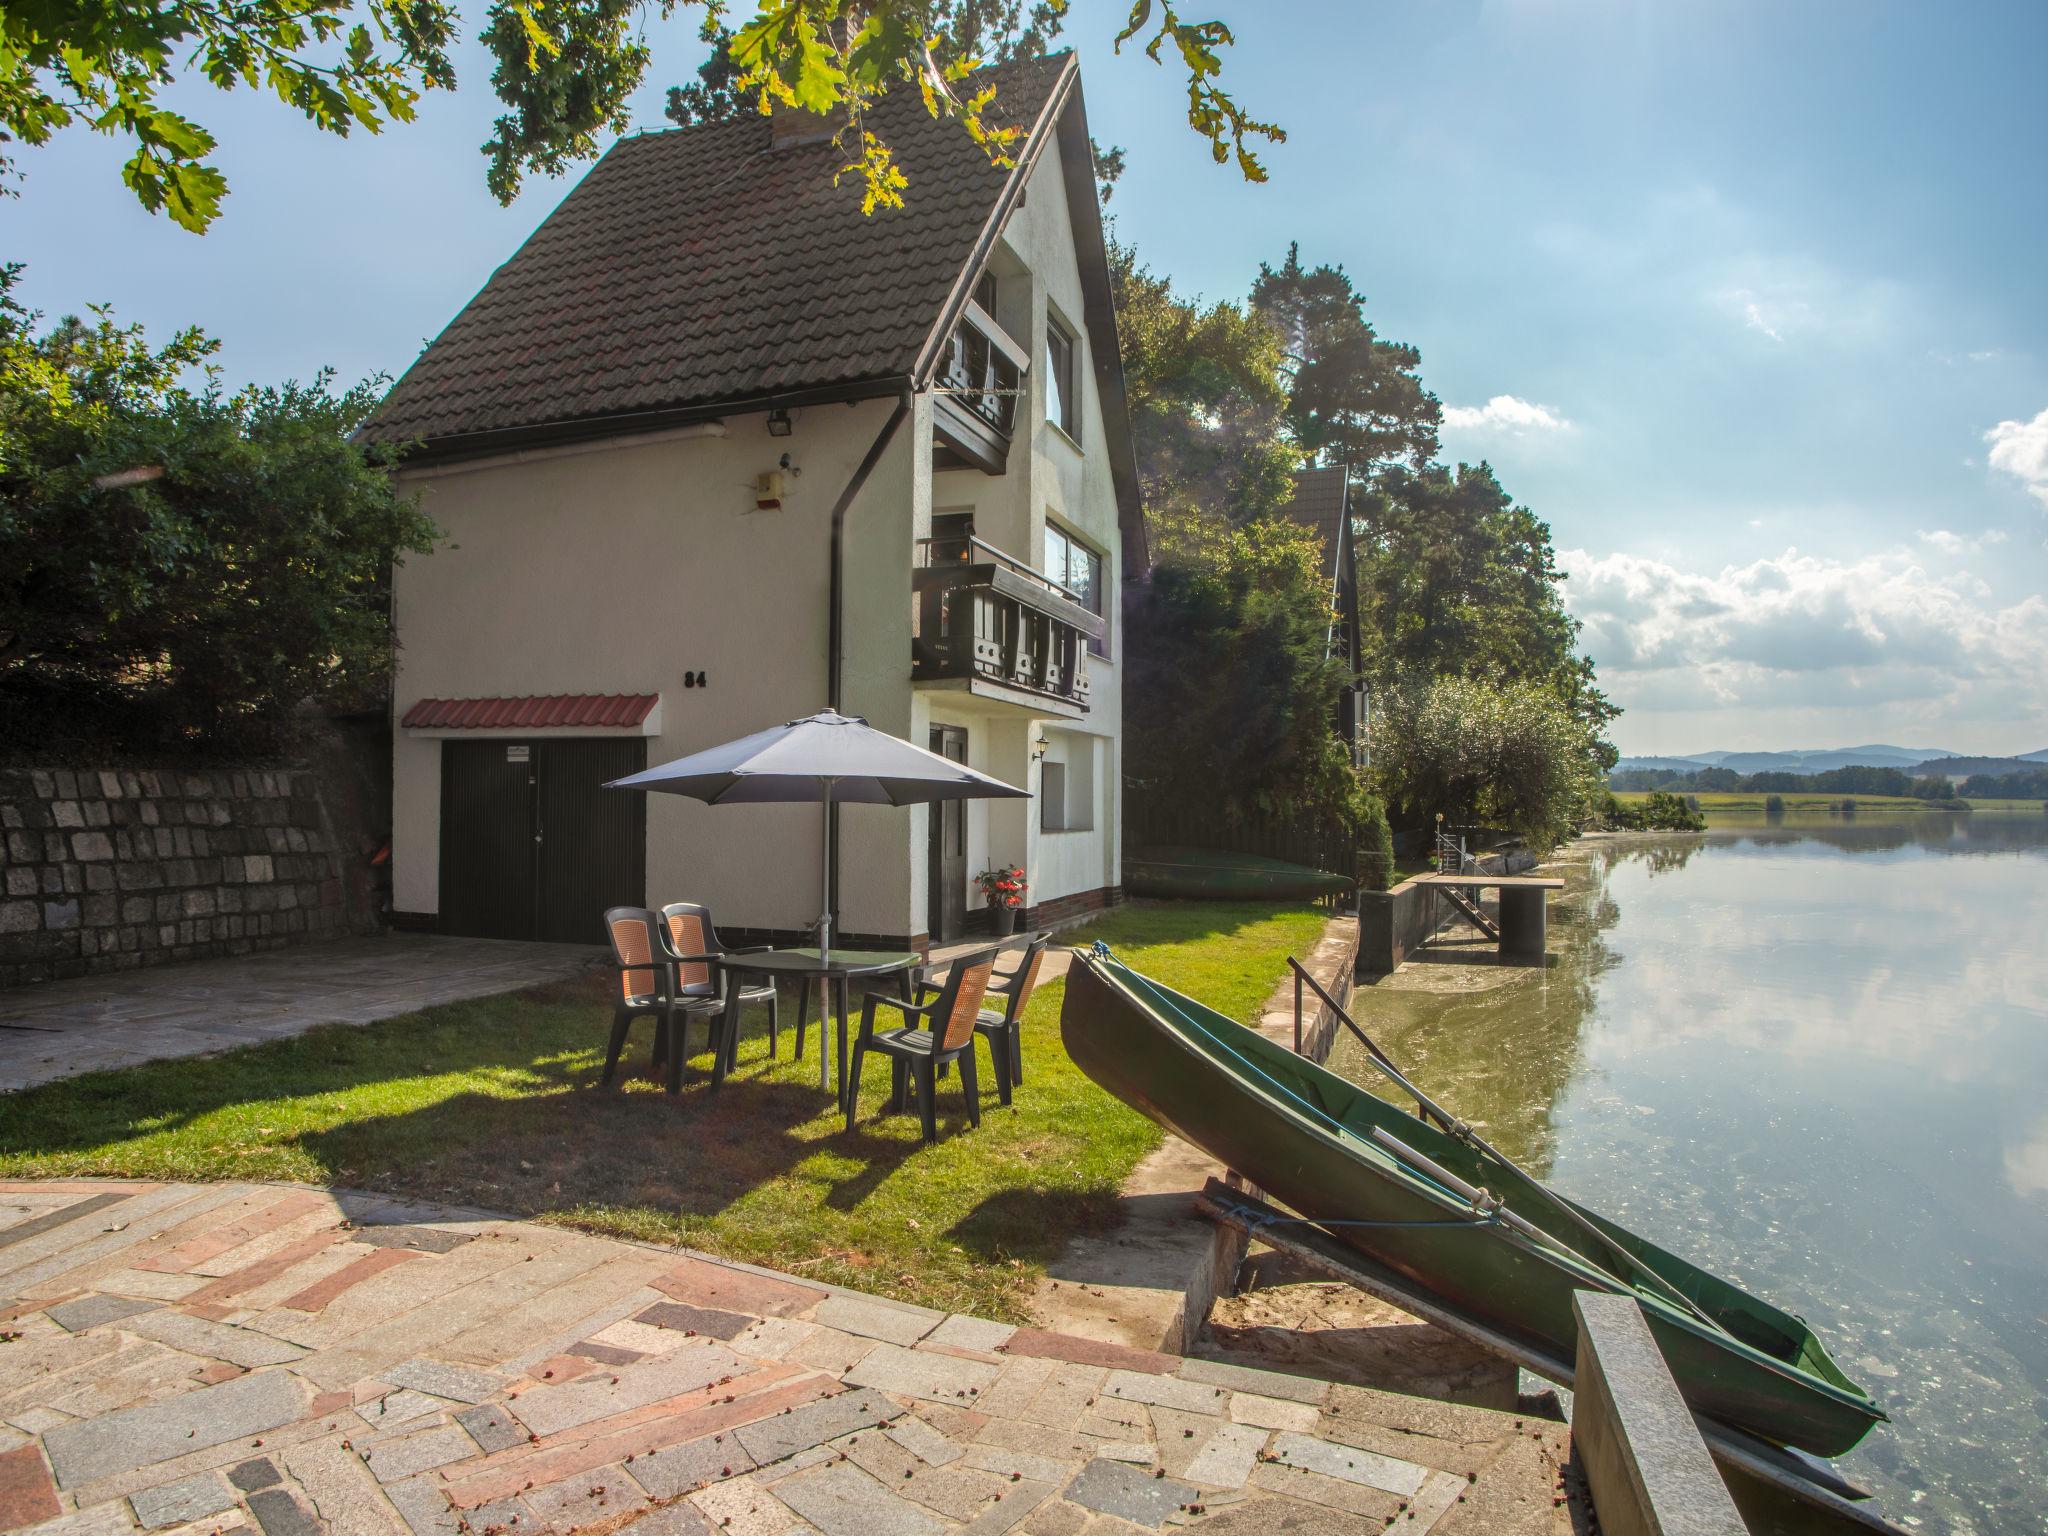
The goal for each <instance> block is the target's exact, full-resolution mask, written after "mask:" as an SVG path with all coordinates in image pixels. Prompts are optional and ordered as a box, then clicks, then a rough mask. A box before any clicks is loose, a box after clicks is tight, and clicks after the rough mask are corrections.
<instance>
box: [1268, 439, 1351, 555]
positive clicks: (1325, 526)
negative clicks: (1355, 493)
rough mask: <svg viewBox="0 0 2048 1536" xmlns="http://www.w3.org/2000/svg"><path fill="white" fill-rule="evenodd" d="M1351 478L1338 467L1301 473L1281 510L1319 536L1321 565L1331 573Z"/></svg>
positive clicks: (1345, 471) (1347, 472)
mask: <svg viewBox="0 0 2048 1536" xmlns="http://www.w3.org/2000/svg"><path fill="white" fill-rule="evenodd" d="M1350 475H1351V471H1350V470H1348V469H1346V468H1344V467H1343V466H1341V465H1340V466H1338V467H1337V468H1336V469H1305V470H1302V471H1301V472H1300V473H1299V474H1297V475H1296V476H1295V477H1294V499H1293V500H1291V501H1289V502H1288V503H1287V505H1286V506H1285V507H1284V508H1282V509H1281V510H1282V512H1283V514H1284V515H1285V516H1287V517H1290V518H1292V519H1293V520H1294V521H1295V522H1297V523H1301V524H1303V525H1304V526H1306V527H1309V528H1313V529H1314V530H1315V531H1316V533H1317V534H1318V536H1320V537H1321V539H1322V541H1323V561H1324V566H1325V568H1326V569H1328V570H1330V571H1332V572H1335V570H1336V568H1337V546H1338V536H1339V534H1340V533H1341V532H1342V531H1343V524H1344V516H1345V487H1346V485H1347V484H1348V482H1349V479H1350Z"/></svg>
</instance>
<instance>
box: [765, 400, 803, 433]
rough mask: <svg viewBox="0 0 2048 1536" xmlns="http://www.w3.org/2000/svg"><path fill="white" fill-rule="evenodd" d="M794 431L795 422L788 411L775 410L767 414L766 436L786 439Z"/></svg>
mask: <svg viewBox="0 0 2048 1536" xmlns="http://www.w3.org/2000/svg"><path fill="white" fill-rule="evenodd" d="M795 430H796V420H795V418H794V417H792V416H791V415H790V414H789V412H788V411H785V410H782V409H781V408H779V407H778V408H777V409H775V410H772V411H770V412H769V413H768V435H769V436H770V437H787V436H789V434H790V433H792V432H794V431H795Z"/></svg>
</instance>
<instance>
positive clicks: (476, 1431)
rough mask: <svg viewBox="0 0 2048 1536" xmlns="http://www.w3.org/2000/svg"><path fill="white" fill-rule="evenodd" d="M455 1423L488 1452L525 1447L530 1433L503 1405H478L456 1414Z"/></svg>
mask: <svg viewBox="0 0 2048 1536" xmlns="http://www.w3.org/2000/svg"><path fill="white" fill-rule="evenodd" d="M455 1422H456V1423H458V1424H460V1425H461V1426H462V1427H463V1428H464V1429H466V1430H468V1431H469V1437H470V1439H472V1440H474V1441H475V1442H476V1443H477V1444H478V1445H480V1446H482V1447H483V1448H484V1450H486V1451H503V1450H509V1449H511V1448H512V1447H513V1446H515V1445H524V1444H525V1443H526V1437H527V1434H528V1433H529V1431H527V1430H526V1429H525V1428H523V1427H522V1426H521V1425H520V1424H519V1422H518V1420H516V1419H514V1418H513V1417H512V1410H511V1409H510V1408H509V1407H507V1406H505V1405H504V1404H501V1403H477V1404H475V1405H474V1406H472V1407H469V1408H465V1409H463V1410H462V1412H460V1413H458V1414H456V1415H455Z"/></svg>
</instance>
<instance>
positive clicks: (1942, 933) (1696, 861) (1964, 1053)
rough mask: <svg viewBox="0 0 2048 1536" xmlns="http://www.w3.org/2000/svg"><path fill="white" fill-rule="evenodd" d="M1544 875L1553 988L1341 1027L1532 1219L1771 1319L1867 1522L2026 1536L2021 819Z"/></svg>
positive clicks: (2034, 822)
mask: <svg viewBox="0 0 2048 1536" xmlns="http://www.w3.org/2000/svg"><path fill="white" fill-rule="evenodd" d="M1549 872H1552V873H1559V874H1563V875H1564V876H1565V877H1566V878H1567V880H1568V882H1569V886H1568V889H1567V890H1566V891H1564V892H1563V893H1561V894H1560V896H1558V897H1557V898H1554V905H1553V909H1552V917H1551V949H1552V951H1553V952H1554V953H1555V954H1556V955H1557V957H1558V958H1557V962H1556V963H1555V964H1554V965H1552V966H1551V967H1549V968H1548V969H1547V970H1532V969H1509V968H1505V967H1493V966H1474V965H1465V964H1445V963H1431V962H1429V961H1425V962H1424V963H1419V964H1412V965H1410V966H1408V967H1406V968H1404V970H1403V971H1401V972H1400V973H1399V974H1398V975H1396V976H1394V977H1390V978H1387V979H1386V980H1384V981H1382V982H1381V983H1379V984H1378V985H1376V986H1373V987H1369V988H1364V989H1361V991H1360V993H1359V994H1358V998H1357V1004H1356V1008H1355V1010H1354V1012H1355V1013H1356V1016H1357V1017H1358V1019H1359V1021H1360V1022H1361V1023H1362V1024H1364V1025H1365V1027H1366V1028H1367V1029H1368V1030H1371V1031H1372V1032H1373V1033H1374V1034H1375V1036H1376V1037H1377V1038H1378V1039H1379V1042H1380V1044H1381V1045H1382V1046H1383V1047H1384V1048H1385V1049H1386V1050H1387V1051H1388V1053H1389V1054H1390V1055H1391V1056H1392V1057H1393V1058H1394V1060H1395V1061H1397V1062H1400V1063H1403V1064H1404V1065H1405V1066H1407V1067H1408V1068H1409V1069H1410V1070H1411V1071H1412V1073H1413V1075H1414V1076H1415V1077H1416V1078H1417V1080H1418V1082H1419V1084H1420V1085H1421V1086H1422V1087H1423V1088H1425V1089H1426V1090H1428V1091H1430V1092H1431V1093H1432V1094H1434V1095H1435V1096H1436V1097H1437V1098H1439V1099H1440V1100H1442V1101H1443V1102H1444V1103H1446V1105H1447V1106H1448V1107H1450V1108H1451V1109H1453V1110H1454V1111H1456V1112H1458V1113H1462V1114H1463V1115H1465V1116H1466V1117H1467V1118H1469V1119H1471V1120H1473V1121H1475V1122H1476V1123H1478V1124H1479V1125H1480V1126H1481V1127H1483V1128H1484V1131H1485V1134H1486V1135H1487V1136H1488V1137H1489V1138H1490V1139H1492V1140H1493V1141H1494V1142H1495V1143H1496V1145H1498V1146H1499V1147H1500V1148H1501V1149H1502V1150H1503V1151H1504V1152H1506V1153H1508V1154H1509V1155H1510V1156H1513V1157H1516V1158H1518V1159H1522V1160H1524V1161H1526V1163H1527V1164H1528V1165H1529V1166H1530V1167H1531V1168H1532V1170H1533V1171H1537V1172H1540V1173H1541V1174H1543V1175H1544V1176H1546V1177H1548V1178H1549V1179H1551V1180H1552V1181H1553V1182H1554V1183H1556V1184H1557V1185H1558V1187H1559V1188H1561V1189H1562V1190H1563V1191H1564V1192H1566V1193H1568V1194H1570V1195H1573V1196H1575V1197H1577V1198H1578V1199H1580V1200H1582V1201H1584V1202H1586V1203H1587V1204H1590V1205H1592V1206H1594V1207H1595V1208H1597V1209H1599V1210H1600V1211H1602V1212H1604V1213H1606V1214H1607V1215H1610V1216H1612V1217H1615V1218H1617V1219H1618V1220H1620V1221H1622V1222H1623V1223H1625V1224H1626V1225H1628V1226H1629V1227H1632V1228H1634V1229H1635V1230H1636V1231H1639V1232H1641V1233H1643V1234H1644V1235H1645V1236H1647V1237H1649V1238H1651V1239H1653V1240H1654V1241H1656V1242H1658V1243H1660V1244H1662V1245H1663V1246H1665V1247H1667V1248H1670V1249H1672V1250H1673V1251H1674V1252H1676V1253H1679V1254H1681V1255H1683V1256H1685V1257H1687V1258H1689V1259H1692V1260H1693V1261H1695V1262H1697V1263H1699V1264H1702V1265H1703V1266H1705V1267H1707V1268H1709V1269H1712V1270H1715V1271H1717V1272H1719V1273H1720V1274H1722V1275H1725V1276H1727V1277H1728V1278H1730V1279H1732V1280H1734V1281H1736V1282H1737V1283H1738V1284H1740V1285H1742V1286H1744V1287H1746V1288H1748V1289H1751V1290H1754V1291H1756V1292H1758V1293H1759V1294H1761V1295H1763V1296H1765V1297H1766V1298H1768V1299H1769V1300H1771V1301H1772V1302H1774V1303H1776V1304H1777V1305H1779V1306H1782V1307H1784V1308H1785V1309H1787V1310H1788V1311H1792V1312H1796V1313H1799V1314H1801V1315H1803V1316H1804V1317H1805V1318H1806V1319H1807V1320H1808V1321H1809V1322H1810V1323H1811V1324H1812V1325H1813V1326H1814V1328H1815V1329H1816V1331H1817V1332H1818V1333H1819V1334H1820V1335H1821V1337H1822V1339H1823V1340H1824V1341H1825V1342H1826V1344H1827V1346H1828V1349H1829V1351H1830V1352H1831V1353H1832V1354H1833V1355H1834V1356H1835V1358H1836V1360H1837V1361H1839V1362H1840V1363H1841V1365H1842V1367H1843V1368H1844V1369H1845V1370H1846V1371H1847V1372H1848V1374H1849V1375H1850V1377H1851V1378H1852V1379H1854V1380H1856V1381H1858V1382H1860V1383H1861V1384H1862V1385H1863V1386H1865V1387H1866V1388H1867V1389H1868V1390H1870V1391H1871V1392H1872V1393H1873V1394H1874V1395H1875V1396H1876V1397H1878V1399H1879V1400H1880V1401H1881V1402H1882V1403H1883V1404H1884V1406H1885V1407H1886V1409H1887V1411H1888V1412H1889V1413H1890V1414H1891V1416H1892V1420H1893V1422H1892V1423H1891V1424H1890V1425H1889V1426H1885V1425H1880V1426H1879V1427H1877V1428H1876V1429H1874V1430H1872V1431H1871V1433H1870V1435H1869V1437H1868V1438H1867V1439H1865V1441H1864V1442H1863V1444H1862V1445H1860V1446H1859V1447H1857V1449H1856V1450H1855V1451H1854V1452H1852V1453H1851V1454H1850V1455H1849V1456H1847V1457H1845V1458H1843V1460H1842V1461H1841V1463H1840V1465H1841V1466H1842V1468H1843V1470H1844V1471H1845V1472H1847V1473H1848V1474H1849V1475H1850V1476H1851V1477H1853V1478H1855V1479H1857V1480H1858V1481H1861V1482H1863V1483H1865V1484H1866V1485H1867V1486H1869V1487H1871V1488H1872V1489H1873V1490H1874V1491H1875V1492H1876V1493H1877V1496H1878V1499H1879V1502H1880V1504H1881V1506H1882V1508H1883V1509H1884V1510H1885V1512H1886V1513H1887V1514H1889V1515H1890V1516H1891V1517H1892V1518H1893V1519H1894V1520H1897V1521H1899V1522H1900V1523H1902V1524H1906V1525H1909V1526H1918V1527H1921V1528H1923V1529H1926V1530H1930V1531H1957V1532H1975V1533H1981V1536H1990V1533H1994V1532H1997V1533H2004V1532H2021V1531H2025V1532H2040V1531H2042V1530H2043V1529H2044V1517H2043V1507H2044V1502H2048V943H2044V941H2048V819H2044V818H2041V817H2037V816H2021V815H2000V814H1980V815H1976V816H1946V815H1919V816H1905V817H1897V818H1891V819H1880V818H1878V817H1873V816H1869V815H1866V816H1865V817H1863V818H1861V819H1857V820H1849V821H1844V820H1841V819H1838V818H1830V817H1825V816H1820V817H1814V818H1810V819H1809V818H1798V817H1795V818H1792V819H1790V820H1781V821H1776V822H1771V823H1768V824H1767V823H1765V822H1763V821H1761V820H1758V821H1757V822H1755V823H1754V824H1752V825H1743V826H1718V827H1716V828H1714V829H1713V830H1711V831H1709V832H1708V833H1707V834H1705V835H1704V836H1693V837H1670V838H1658V837H1652V838H1642V837H1634V838H1613V839H1596V840H1591V841H1588V842H1586V843H1582V844H1578V845H1574V846H1573V847H1572V848H1570V849H1567V850H1566V851H1565V852H1564V853H1563V854H1562V855H1561V856H1560V859H1559V861H1558V863H1557V864H1556V865H1555V866H1554V867H1553V868H1552V869H1551V870H1550V871H1549ZM1461 947H1463V948H1464V952H1465V954H1466V955H1467V956H1469V957H1471V958H1481V959H1483V958H1485V957H1486V955H1487V953H1488V951H1487V948H1486V947H1484V946H1480V945H1477V944H1474V945H1472V946H1459V945H1455V944H1454V945H1450V946H1448V947H1446V948H1441V949H1437V950H1435V951H1434V952H1433V953H1434V955H1435V956H1437V957H1439V958H1447V957H1449V956H1454V955H1456V954H1457V953H1458V951H1459V949H1460V948H1461ZM1426 953H1431V952H1426ZM1332 1065H1333V1066H1334V1067H1336V1068H1337V1069H1338V1070H1340V1071H1346V1072H1348V1073H1351V1074H1352V1075H1354V1076H1356V1077H1357V1078H1358V1080H1359V1081H1361V1082H1370V1080H1371V1079H1370V1068H1369V1067H1367V1066H1366V1065H1365V1064H1364V1062H1363V1053H1362V1052H1359V1051H1357V1050H1356V1049H1355V1048H1352V1049H1350V1050H1346V1049H1343V1048H1340V1050H1339V1053H1338V1055H1337V1056H1336V1057H1335V1058H1334V1059H1333V1061H1332ZM1375 1086H1383V1085H1375ZM1390 1096H1391V1095H1390Z"/></svg>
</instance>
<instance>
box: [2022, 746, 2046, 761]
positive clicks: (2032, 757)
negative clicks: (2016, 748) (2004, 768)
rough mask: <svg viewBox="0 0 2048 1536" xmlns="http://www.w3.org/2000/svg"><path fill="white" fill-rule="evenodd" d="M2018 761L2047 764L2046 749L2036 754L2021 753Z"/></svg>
mask: <svg viewBox="0 0 2048 1536" xmlns="http://www.w3.org/2000/svg"><path fill="white" fill-rule="evenodd" d="M2020 761H2021V762H2023V763H2048V747H2043V748H2042V749H2041V750H2040V751H2038V752H2022V753H2021V754H2020Z"/></svg>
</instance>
